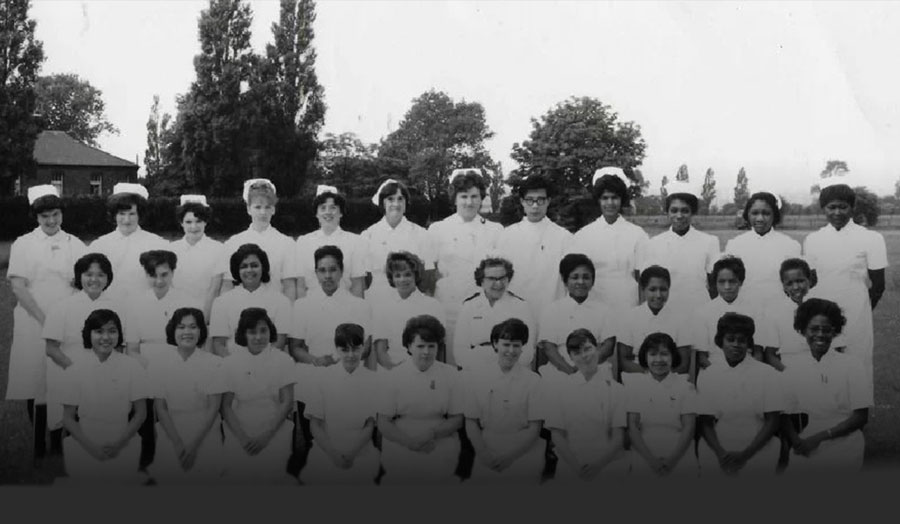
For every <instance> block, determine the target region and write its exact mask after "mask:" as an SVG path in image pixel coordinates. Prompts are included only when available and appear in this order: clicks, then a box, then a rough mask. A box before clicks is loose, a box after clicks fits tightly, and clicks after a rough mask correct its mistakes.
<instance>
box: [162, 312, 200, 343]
mask: <svg viewBox="0 0 900 524" xmlns="http://www.w3.org/2000/svg"><path fill="white" fill-rule="evenodd" d="M184 317H194V322H196V323H197V327H198V328H200V338H198V339H197V347H200V346H202V345H203V344H204V343H206V337H207V336H209V329H208V328H207V327H206V318H204V317H203V312H202V311H200V310H199V309H197V308H195V307H180V308H178V309H176V310H175V312H174V313H172V318H170V319H169V321H168V322H166V344H169V345H170V346H177V345H178V342H177V341H176V340H175V328H176V327H177V326H178V324H180V323H181V321H182V320H183V319H184Z"/></svg>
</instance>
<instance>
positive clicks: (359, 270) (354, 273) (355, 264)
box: [350, 235, 369, 278]
mask: <svg viewBox="0 0 900 524" xmlns="http://www.w3.org/2000/svg"><path fill="white" fill-rule="evenodd" d="M368 250H369V242H368V241H367V240H366V239H365V238H363V237H361V236H359V235H354V236H353V250H352V252H351V254H350V261H351V264H352V265H351V266H350V268H351V269H350V278H358V277H365V276H366V255H367V254H368Z"/></svg>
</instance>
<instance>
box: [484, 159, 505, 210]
mask: <svg viewBox="0 0 900 524" xmlns="http://www.w3.org/2000/svg"><path fill="white" fill-rule="evenodd" d="M492 167H493V169H492V170H491V172H490V173H488V176H489V177H490V178H491V185H490V186H488V196H489V197H490V198H491V212H492V213H496V212H498V211H500V200H501V199H502V198H503V185H504V184H505V183H506V180H505V179H504V178H503V167H502V166H500V164H495V165H494V166H492Z"/></svg>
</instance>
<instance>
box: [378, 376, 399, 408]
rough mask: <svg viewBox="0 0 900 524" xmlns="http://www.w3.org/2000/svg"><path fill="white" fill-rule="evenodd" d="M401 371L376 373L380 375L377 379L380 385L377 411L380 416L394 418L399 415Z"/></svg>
mask: <svg viewBox="0 0 900 524" xmlns="http://www.w3.org/2000/svg"><path fill="white" fill-rule="evenodd" d="M398 370H399V369H392V370H390V371H383V370H378V371H376V372H375V373H376V374H377V375H379V376H378V377H377V379H376V382H377V383H378V386H380V387H379V388H378V394H377V398H378V403H377V405H376V406H375V410H376V411H377V412H378V414H379V415H384V416H386V417H388V418H392V417H394V416H396V415H397V404H398V402H397V396H398V394H399V384H398V381H399V380H400V376H399V375H398V374H397V371H398Z"/></svg>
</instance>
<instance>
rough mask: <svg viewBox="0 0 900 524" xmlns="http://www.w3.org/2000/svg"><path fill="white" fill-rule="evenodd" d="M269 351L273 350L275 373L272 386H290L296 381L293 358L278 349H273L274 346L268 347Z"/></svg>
mask: <svg viewBox="0 0 900 524" xmlns="http://www.w3.org/2000/svg"><path fill="white" fill-rule="evenodd" d="M270 351H275V352H276V353H275V357H276V359H275V362H276V365H275V373H274V379H275V383H274V386H275V387H277V388H278V389H281V388H283V387H284V386H290V385H294V384H296V383H297V373H296V371H297V370H296V368H295V367H294V364H295V363H294V359H292V358H291V357H290V356H289V355H288V354H287V353H285V352H284V351H282V350H280V349H275V348H274V347H273V348H271V349H270Z"/></svg>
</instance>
